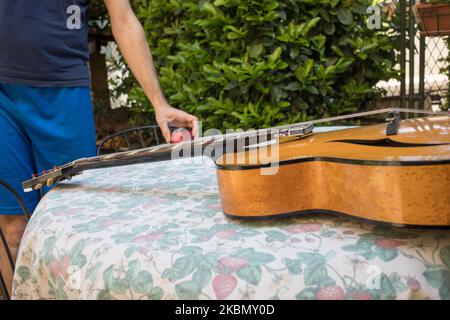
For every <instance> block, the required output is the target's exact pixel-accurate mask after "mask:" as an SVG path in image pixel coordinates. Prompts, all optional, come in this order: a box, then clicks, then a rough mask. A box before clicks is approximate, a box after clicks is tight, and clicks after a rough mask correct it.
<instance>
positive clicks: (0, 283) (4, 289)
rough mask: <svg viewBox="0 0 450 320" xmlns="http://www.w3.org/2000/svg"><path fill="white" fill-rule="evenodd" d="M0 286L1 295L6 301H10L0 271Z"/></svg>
mask: <svg viewBox="0 0 450 320" xmlns="http://www.w3.org/2000/svg"><path fill="white" fill-rule="evenodd" d="M0 285H1V287H2V291H3V295H4V297H5V298H6V300H11V297H10V296H9V292H8V288H6V282H5V279H3V275H2V272H1V271H0Z"/></svg>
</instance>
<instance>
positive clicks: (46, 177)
mask: <svg viewBox="0 0 450 320" xmlns="http://www.w3.org/2000/svg"><path fill="white" fill-rule="evenodd" d="M77 174H78V172H76V170H75V162H71V163H69V164H67V165H64V166H61V167H54V168H53V169H52V170H49V171H44V172H42V173H41V174H39V175H33V178H32V179H30V180H27V181H24V182H22V188H23V190H24V191H25V192H31V191H33V190H40V189H42V188H43V187H44V186H47V187H51V186H52V185H53V184H55V183H58V182H61V181H64V180H70V179H71V178H72V177H73V176H75V175H77Z"/></svg>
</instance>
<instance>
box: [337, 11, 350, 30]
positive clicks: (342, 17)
mask: <svg viewBox="0 0 450 320" xmlns="http://www.w3.org/2000/svg"><path fill="white" fill-rule="evenodd" d="M336 13H337V17H338V20H339V22H340V23H342V24H344V25H347V26H348V25H351V24H352V23H353V13H352V11H351V10H350V9H347V8H339V9H338V11H337V12H336Z"/></svg>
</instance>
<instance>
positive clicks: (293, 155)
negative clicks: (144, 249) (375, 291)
mask: <svg viewBox="0 0 450 320" xmlns="http://www.w3.org/2000/svg"><path fill="white" fill-rule="evenodd" d="M264 154H269V155H270V154H272V155H275V154H278V164H277V165H275V166H274V165H273V164H272V165H271V164H270V163H269V162H270V161H269V160H268V159H269V158H270V157H265V156H264ZM272 161H273V158H272ZM216 165H217V177H218V182H219V192H220V198H221V202H222V208H223V211H224V213H225V214H227V215H228V216H231V217H238V218H263V217H273V216H283V215H290V214H299V213H305V212H312V211H317V212H334V213H340V214H345V215H349V216H353V217H356V218H362V219H366V220H371V221H376V222H384V223H390V224H395V225H415V226H439V227H443V226H450V118H449V117H446V116H443V117H432V118H419V119H411V120H403V121H401V124H400V127H399V130H398V133H397V134H396V135H389V136H387V135H386V124H380V125H372V126H367V127H360V128H353V129H346V130H340V131H334V132H326V133H316V134H312V135H309V136H306V137H303V138H299V139H297V140H293V141H289V142H285V143H280V144H276V145H270V146H266V147H263V148H262V147H259V148H258V150H256V149H251V150H246V151H242V152H239V153H234V154H226V155H224V156H222V157H220V158H219V159H217V160H216Z"/></svg>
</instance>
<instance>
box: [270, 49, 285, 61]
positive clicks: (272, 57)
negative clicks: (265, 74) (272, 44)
mask: <svg viewBox="0 0 450 320" xmlns="http://www.w3.org/2000/svg"><path fill="white" fill-rule="evenodd" d="M282 52H283V49H282V48H281V47H278V48H276V49H275V51H274V52H273V53H272V54H271V55H270V56H269V63H270V64H271V65H273V64H274V63H275V62H276V61H277V60H278V59H279V58H280V56H281V53H282Z"/></svg>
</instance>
